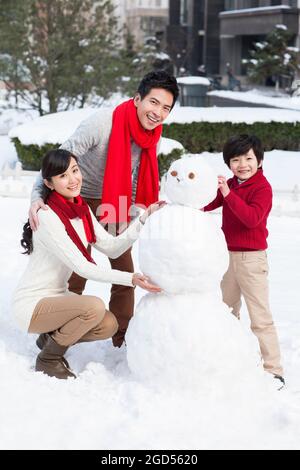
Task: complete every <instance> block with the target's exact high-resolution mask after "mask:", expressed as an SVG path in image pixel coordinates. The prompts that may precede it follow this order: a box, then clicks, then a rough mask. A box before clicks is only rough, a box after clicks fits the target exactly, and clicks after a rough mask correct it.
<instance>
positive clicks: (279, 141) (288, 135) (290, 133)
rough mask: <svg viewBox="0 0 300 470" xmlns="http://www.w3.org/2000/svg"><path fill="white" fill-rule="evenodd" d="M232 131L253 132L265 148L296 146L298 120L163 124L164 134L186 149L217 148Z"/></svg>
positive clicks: (299, 143) (299, 145)
mask: <svg viewBox="0 0 300 470" xmlns="http://www.w3.org/2000/svg"><path fill="white" fill-rule="evenodd" d="M242 109H244V108H241V110H242ZM271 111H273V110H271ZM241 112H242V111H241ZM299 117H300V113H299ZM234 134H255V135H257V137H259V138H260V139H261V141H262V142H263V145H264V147H265V149H266V150H273V149H281V150H300V122H299V123H289V122H270V123H265V122H254V123H253V124H245V123H232V122H192V123H189V124H178V123H172V124H170V125H165V126H164V136H165V137H168V138H170V139H175V140H178V141H179V142H181V143H182V145H183V146H184V148H185V149H186V150H187V151H188V152H190V153H200V152H221V151H222V148H223V145H224V142H225V141H226V140H227V139H228V137H230V136H232V135H234Z"/></svg>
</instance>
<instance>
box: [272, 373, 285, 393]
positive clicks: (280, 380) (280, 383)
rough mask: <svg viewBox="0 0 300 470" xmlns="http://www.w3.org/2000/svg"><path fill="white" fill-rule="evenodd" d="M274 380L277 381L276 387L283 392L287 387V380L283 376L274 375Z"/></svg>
mask: <svg viewBox="0 0 300 470" xmlns="http://www.w3.org/2000/svg"><path fill="white" fill-rule="evenodd" d="M274 379H276V382H277V384H276V387H277V390H282V389H283V387H284V386H285V380H284V378H283V377H281V375H274Z"/></svg>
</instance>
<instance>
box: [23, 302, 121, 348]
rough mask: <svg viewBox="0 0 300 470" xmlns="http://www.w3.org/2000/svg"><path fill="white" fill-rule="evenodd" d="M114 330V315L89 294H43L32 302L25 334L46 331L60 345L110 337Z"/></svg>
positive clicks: (115, 324) (116, 324)
mask: <svg viewBox="0 0 300 470" xmlns="http://www.w3.org/2000/svg"><path fill="white" fill-rule="evenodd" d="M117 330H118V322H117V320H116V317H115V316H114V315H113V314H112V313H111V312H109V311H108V310H105V305H104V303H103V302H102V300H101V299H99V298H98V297H94V296H92V295H76V294H74V295H65V296H60V297H46V298H44V299H42V300H40V301H39V302H38V304H37V305H36V307H35V309H34V311H33V315H32V318H31V322H30V325H29V329H28V331H29V333H50V332H51V336H52V338H53V339H54V340H55V341H56V342H57V343H58V344H60V345H61V346H71V345H72V344H75V343H77V342H78V341H79V340H80V342H81V341H97V340H100V339H107V338H111V337H112V336H113V335H114V334H115V333H116V331H117Z"/></svg>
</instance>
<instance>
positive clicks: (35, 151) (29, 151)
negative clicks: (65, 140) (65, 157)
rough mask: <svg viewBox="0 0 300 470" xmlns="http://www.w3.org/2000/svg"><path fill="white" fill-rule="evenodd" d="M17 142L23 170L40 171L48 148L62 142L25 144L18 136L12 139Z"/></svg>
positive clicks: (16, 145) (55, 146)
mask: <svg viewBox="0 0 300 470" xmlns="http://www.w3.org/2000/svg"><path fill="white" fill-rule="evenodd" d="M12 141H13V143H14V144H15V147H16V150H17V154H18V158H19V160H20V162H21V163H22V167H23V170H30V171H39V170H40V169H41V161H42V158H43V156H44V155H45V153H46V152H48V150H51V149H53V148H57V147H59V146H60V144H45V145H42V146H41V147H39V146H38V145H35V144H31V145H23V144H22V143H21V142H20V140H19V139H18V138H17V137H14V138H13V139H12Z"/></svg>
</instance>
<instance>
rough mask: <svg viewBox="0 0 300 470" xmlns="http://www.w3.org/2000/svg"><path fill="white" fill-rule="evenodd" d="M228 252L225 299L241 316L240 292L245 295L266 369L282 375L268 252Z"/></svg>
mask: <svg viewBox="0 0 300 470" xmlns="http://www.w3.org/2000/svg"><path fill="white" fill-rule="evenodd" d="M229 256H230V263H229V268H228V270H227V272H226V273H225V274H224V276H223V279H222V282H221V289H222V295H223V301H224V302H225V303H226V304H227V305H228V306H229V307H230V308H232V313H233V314H234V315H235V316H236V317H238V318H239V316H240V308H241V305H242V304H241V296H243V297H244V299H245V302H246V305H247V309H248V313H249V316H250V321H251V330H252V331H253V333H254V334H255V336H256V337H257V339H258V342H259V346H260V352H261V355H262V358H263V363H264V369H265V370H266V371H268V372H271V373H272V374H277V375H281V376H282V374H283V370H282V367H281V365H280V348H279V342H278V337H277V332H276V328H275V325H274V322H273V318H272V314H271V311H270V307H269V288H268V279H267V276H268V260H267V254H266V252H265V251H245V252H240V251H239V252H234V251H230V252H229Z"/></svg>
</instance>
